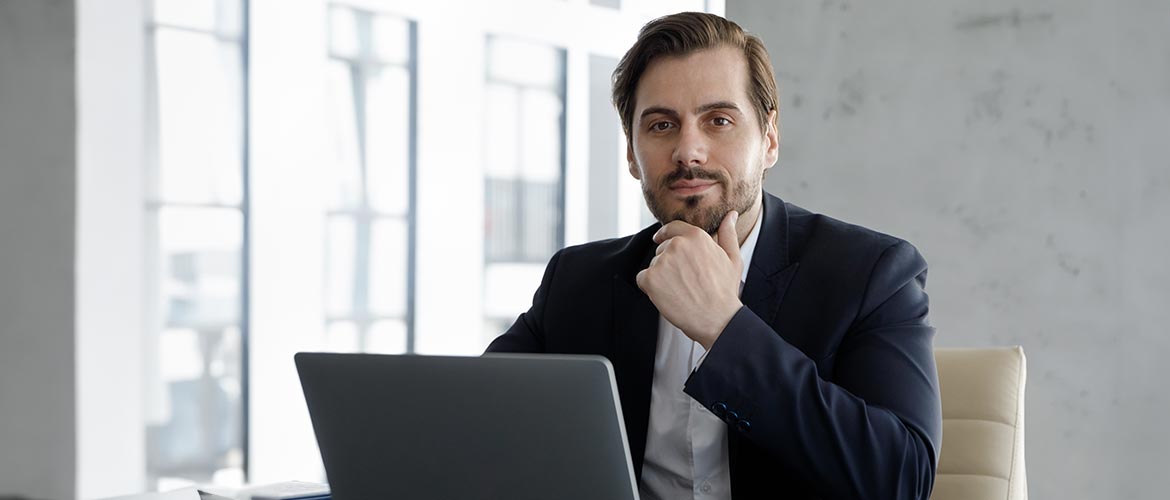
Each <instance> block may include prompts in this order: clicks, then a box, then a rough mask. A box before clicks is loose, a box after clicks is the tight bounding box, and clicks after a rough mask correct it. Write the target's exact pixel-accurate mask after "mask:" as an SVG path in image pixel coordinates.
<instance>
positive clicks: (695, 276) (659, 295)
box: [637, 211, 743, 349]
mask: <svg viewBox="0 0 1170 500" xmlns="http://www.w3.org/2000/svg"><path fill="white" fill-rule="evenodd" d="M738 219H739V213H737V212H735V211H731V212H728V213H727V215H726V216H724V217H723V222H722V223H720V224H719V231H717V232H716V233H715V238H712V237H711V236H709V235H708V234H707V233H706V232H705V231H703V230H702V229H699V228H698V227H695V226H692V225H690V224H687V223H686V222H683V221H673V222H671V223H669V224H667V225H665V226H662V228H661V229H659V230H658V232H657V233H655V234H654V242H655V243H658V250H657V251H656V252H655V255H654V259H653V260H651V261H650V267H647V268H646V269H643V270H642V271H641V272H639V273H638V277H637V281H638V288H641V289H642V291H643V292H646V295H647V296H649V297H650V301H651V302H654V305H655V306H656V307H658V311H659V312H660V313H662V316H663V317H665V318H666V320H667V321H670V323H671V324H673V325H674V326H677V327H678V329H679V330H682V332H683V333H684V334H686V336H687V337H690V338H691V339H692V340H694V341H695V342H698V343H699V344H702V346H703V348H704V349H711V345H713V344H714V343H715V340H716V339H718V338H719V334H720V333H722V332H723V328H725V327H726V326H727V323H728V322H730V321H731V317H732V316H734V315H735V313H736V311H738V310H739V308H740V307H742V306H743V303H742V302H740V301H739V280H740V277H741V276H742V275H743V260H741V259H740V255H739V236H738V235H736V232H735V222H736V220H738Z"/></svg>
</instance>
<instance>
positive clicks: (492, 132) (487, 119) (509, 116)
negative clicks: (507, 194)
mask: <svg viewBox="0 0 1170 500" xmlns="http://www.w3.org/2000/svg"><path fill="white" fill-rule="evenodd" d="M484 98H485V102H484V107H485V111H486V113H485V116H484V143H485V144H484V149H485V152H484V156H485V160H486V162H487V164H486V166H485V168H486V175H487V176H488V177H494V178H497V179H514V178H516V177H517V175H518V172H519V163H520V161H519V158H517V153H518V150H519V149H520V147H521V145H520V144H519V142H518V140H517V137H518V135H519V130H520V126H519V123H518V120H519V115H520V102H519V97H518V94H517V91H516V87H513V86H511V85H501V84H498V83H496V84H493V83H488V84H487V88H486V89H485V95H484Z"/></svg>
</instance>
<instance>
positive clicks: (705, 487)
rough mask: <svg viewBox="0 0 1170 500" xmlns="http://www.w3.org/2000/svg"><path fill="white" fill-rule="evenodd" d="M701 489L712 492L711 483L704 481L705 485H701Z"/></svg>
mask: <svg viewBox="0 0 1170 500" xmlns="http://www.w3.org/2000/svg"><path fill="white" fill-rule="evenodd" d="M699 491H702V492H703V493H710V492H711V485H710V484H709V483H703V485H702V486H700V487H699Z"/></svg>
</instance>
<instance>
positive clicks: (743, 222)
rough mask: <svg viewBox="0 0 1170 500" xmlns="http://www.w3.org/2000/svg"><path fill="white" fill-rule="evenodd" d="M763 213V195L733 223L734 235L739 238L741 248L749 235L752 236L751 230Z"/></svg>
mask: <svg viewBox="0 0 1170 500" xmlns="http://www.w3.org/2000/svg"><path fill="white" fill-rule="evenodd" d="M762 213H764V195H763V193H760V196H759V197H758V198H756V203H755V205H753V206H752V208H749V209H748V210H747V211H746V212H744V213H742V214H739V220H738V221H736V223H735V235H736V236H737V237H739V246H743V242H744V241H747V237H748V235H749V234H752V229H754V228H755V227H756V224H757V223H759V221H760V218H761V217H760V214H762Z"/></svg>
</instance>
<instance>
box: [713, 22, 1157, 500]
mask: <svg viewBox="0 0 1170 500" xmlns="http://www.w3.org/2000/svg"><path fill="white" fill-rule="evenodd" d="M727 15H728V17H729V18H731V19H733V20H735V21H737V22H739V23H741V24H742V25H743V26H744V27H745V28H747V29H748V30H750V31H753V32H755V33H758V34H759V35H760V36H761V37H762V38H763V39H764V42H765V43H766V44H767V46H768V48H769V50H770V51H771V55H772V59H773V63H774V64H775V65H776V67H777V69H778V77H777V80H778V81H779V84H780V88H781V94H782V95H781V98H782V99H781V100H782V104H781V112H780V119H781V135H782V139H781V147H780V160H779V162H778V165H777V166H778V168H777V169H775V170H773V171H772V173H771V174H770V176H769V178H768V179H767V182H766V184H767V189H769V190H771V191H772V192H774V193H776V194H778V195H780V196H782V197H784V198H786V199H787V200H789V201H792V202H795V203H797V204H800V205H803V206H806V207H807V208H810V209H813V210H815V211H819V212H823V213H827V214H830V215H833V216H836V217H838V218H842V219H845V220H848V221H851V222H856V223H859V224H863V225H866V226H869V227H872V228H875V229H878V230H882V231H885V232H889V233H892V234H895V235H898V236H901V237H904V238H907V239H909V240H911V241H912V242H914V243H915V244H916V245H917V246H918V247H919V249H921V250H922V252H923V253H924V254H925V255H926V257H927V259H928V261H929V262H930V264H931V273H930V282H929V284H928V287H927V290H928V291H929V292H930V294H931V299H932V301H931V302H932V305H933V311H932V318H933V321H934V323H935V325H936V326H937V327H938V330H939V335H938V337H937V339H936V344H937V345H939V346H988V345H1005V344H1020V345H1023V346H1024V349H1025V352H1026V353H1027V355H1028V362H1029V367H1028V368H1029V369H1028V372H1029V380H1028V388H1027V422H1028V426H1027V468H1028V479H1029V488H1030V490H1031V493H1032V495H1033V496H1034V497H1035V498H1066V499H1082V498H1083V499H1091V498H1132V499H1142V498H1148V499H1153V498H1165V495H1166V493H1165V486H1164V485H1163V484H1162V482H1163V481H1162V479H1163V476H1164V474H1165V472H1166V471H1167V470H1170V433H1167V432H1166V431H1165V418H1166V417H1165V416H1166V415H1167V414H1170V393H1167V392H1166V391H1164V390H1162V389H1161V385H1162V382H1163V381H1165V380H1170V367H1168V366H1170V365H1168V364H1167V363H1165V362H1164V361H1165V359H1166V358H1167V356H1170V336H1168V335H1167V334H1166V329H1167V326H1166V325H1168V324H1170V307H1167V306H1168V305H1170V262H1168V260H1167V258H1166V253H1167V248H1170V136H1168V134H1170V132H1168V131H1170V35H1168V34H1167V33H1170V31H1168V30H1167V29H1166V27H1167V23H1168V20H1170V2H1165V1H1160V0H1148V1H1147V0H1117V1H1113V2H1099V1H1091V0H1061V1H1054V0H1033V1H1027V2H1025V1H1021V0H989V1H986V2H967V1H957V0H941V1H934V2H925V1H917V2H915V1H908V0H894V1H889V2H849V1H841V0H825V1H816V2H810V1H807V0H779V1H778V0H729V1H728V2H727Z"/></svg>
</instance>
